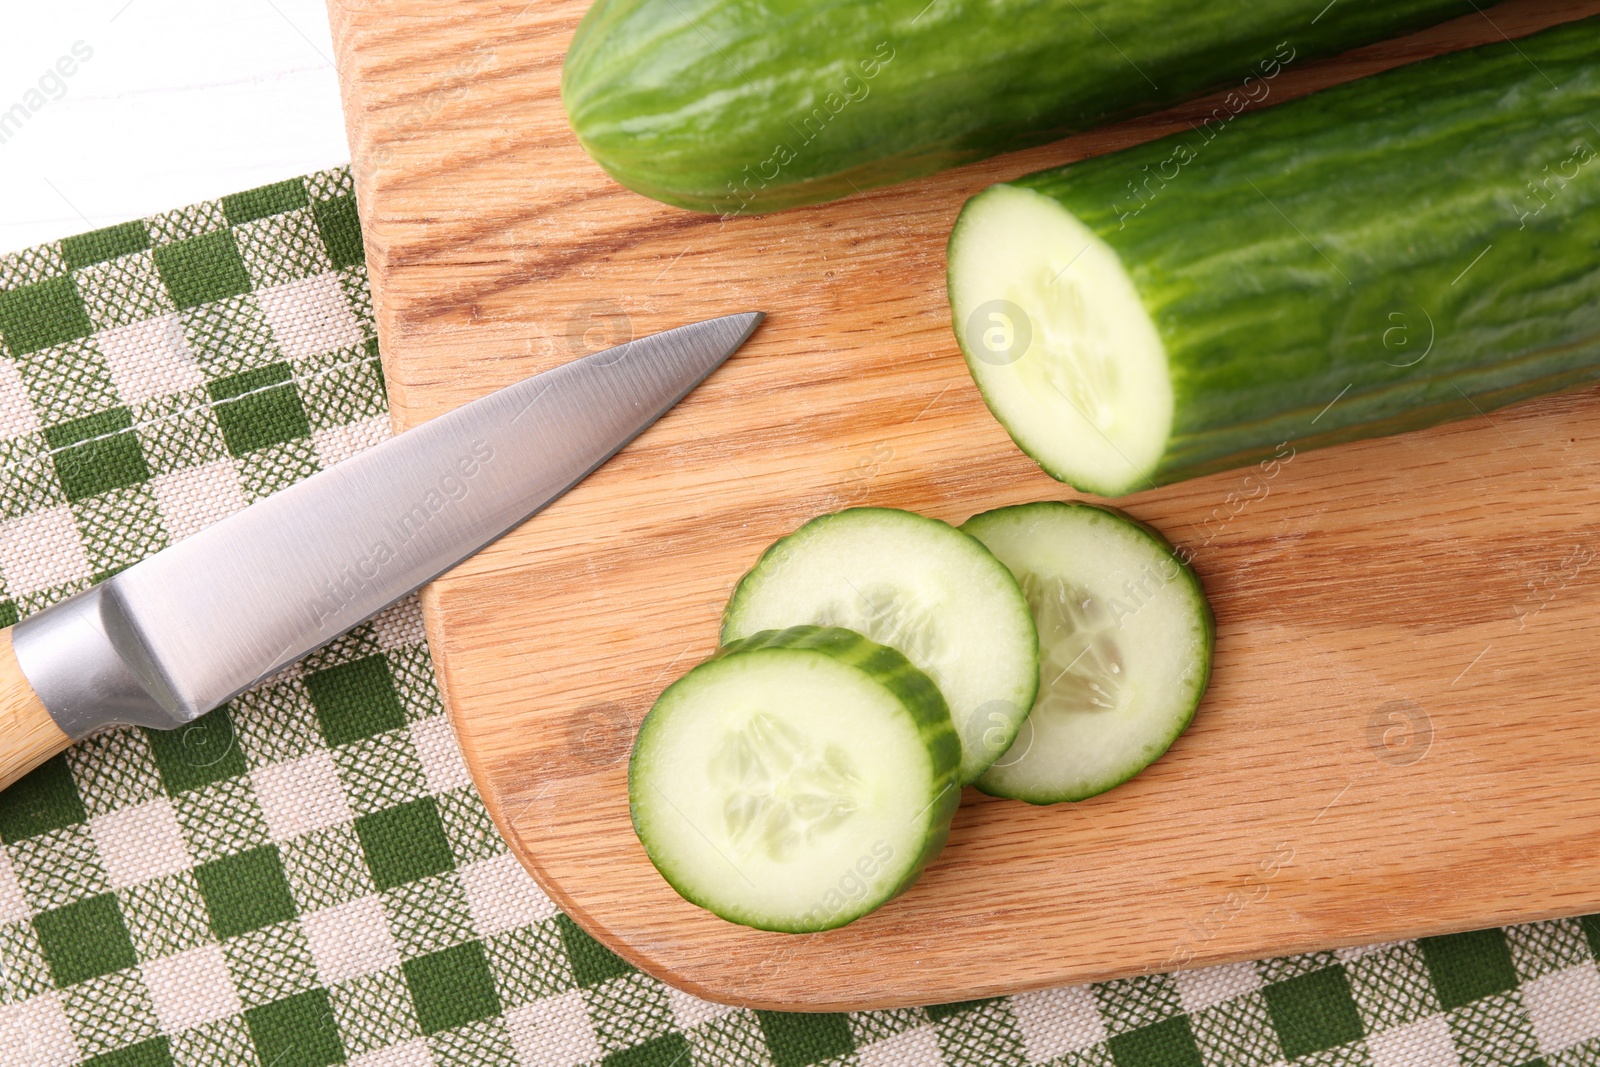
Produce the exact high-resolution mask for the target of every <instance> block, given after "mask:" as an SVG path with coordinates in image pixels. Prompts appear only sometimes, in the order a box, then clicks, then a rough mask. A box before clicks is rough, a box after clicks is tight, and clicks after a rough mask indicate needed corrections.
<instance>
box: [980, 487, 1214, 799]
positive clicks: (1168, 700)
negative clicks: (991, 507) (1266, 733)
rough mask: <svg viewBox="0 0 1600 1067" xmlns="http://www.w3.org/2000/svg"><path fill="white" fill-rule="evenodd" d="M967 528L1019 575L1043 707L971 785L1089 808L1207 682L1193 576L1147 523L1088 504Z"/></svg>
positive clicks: (1038, 509) (1029, 509)
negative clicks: (1035, 638) (1034, 638)
mask: <svg viewBox="0 0 1600 1067" xmlns="http://www.w3.org/2000/svg"><path fill="white" fill-rule="evenodd" d="M962 529H963V530H965V531H967V532H968V533H971V534H972V535H973V536H974V537H976V538H978V539H979V540H980V541H982V542H983V543H984V544H985V545H987V546H989V549H990V551H992V552H993V553H994V554H995V556H996V557H998V558H999V559H1000V560H1001V561H1002V562H1004V563H1005V564H1006V566H1008V567H1009V568H1011V570H1012V572H1013V573H1014V574H1015V575H1016V577H1017V580H1018V582H1019V584H1020V585H1021V587H1022V590H1023V592H1024V594H1025V595H1026V597H1027V599H1028V604H1029V607H1030V609H1031V610H1032V612H1033V615H1034V620H1035V622H1036V624H1037V626H1038V631H1039V694H1038V698H1037V700H1036V702H1035V703H1034V705H1033V710H1032V712H1031V713H1030V714H1029V716H1028V719H1027V722H1026V723H1024V725H1023V727H1022V730H1021V731H1020V732H1019V733H1018V736H1017V740H1016V741H1015V742H1014V743H1013V744H1012V747H1011V749H1010V750H1009V751H1007V752H1006V753H1005V754H1004V755H1002V756H1001V757H1000V758H999V759H998V760H996V761H995V763H994V765H993V766H991V767H990V768H989V770H988V771H987V772H985V773H984V775H983V777H981V778H979V779H978V781H977V783H976V784H977V787H978V788H979V789H980V790H982V791H983V792H985V793H989V794H990V795H992V796H1000V797H1010V798H1012V799H1016V800H1025V801H1028V802H1030V803H1034V804H1052V803H1056V802H1059V801H1064V800H1083V799H1086V798H1088V797H1091V796H1094V795H1096V794H1098V793H1103V792H1105V791H1106V790H1107V789H1110V788H1111V787H1113V786H1115V785H1118V784H1120V783H1122V782H1124V781H1127V780H1128V779H1129V778H1131V777H1133V776H1134V775H1135V774H1137V773H1138V772H1139V771H1141V770H1143V769H1144V768H1145V767H1146V766H1148V765H1149V764H1150V763H1152V762H1153V761H1154V760H1156V759H1157V758H1158V757H1160V756H1161V754H1162V753H1163V752H1165V751H1166V750H1167V748H1168V746H1170V745H1171V744H1172V742H1173V741H1174V740H1176V738H1177V737H1178V735H1179V734H1181V733H1182V732H1183V731H1184V730H1185V729H1186V728H1187V727H1188V725H1189V723H1190V721H1191V720H1192V719H1193V718H1194V713H1195V708H1196V707H1197V706H1198V705H1199V703H1200V698H1201V696H1202V695H1204V693H1205V690H1206V685H1207V683H1208V681H1209V679H1210V677H1211V652H1212V644H1213V640H1214V631H1215V627H1214V624H1213V620H1212V615H1211V608H1210V605H1209V604H1208V602H1207V600H1206V596H1205V592H1204V590H1203V589H1202V588H1201V586H1200V581H1199V579H1198V578H1197V577H1196V576H1195V574H1194V572H1193V571H1192V570H1191V569H1190V568H1189V567H1188V566H1187V565H1186V564H1185V563H1183V562H1182V561H1181V560H1180V559H1179V558H1178V557H1177V555H1176V554H1175V553H1174V552H1173V550H1172V548H1171V546H1170V545H1168V544H1167V543H1166V542H1165V541H1164V540H1163V539H1162V538H1160V537H1159V535H1157V534H1156V533H1154V531H1152V530H1150V529H1149V528H1148V527H1146V526H1144V525H1142V524H1140V523H1138V522H1135V521H1133V520H1131V519H1129V518H1128V517H1127V516H1125V515H1122V514H1121V513H1119V512H1114V511H1112V510H1110V509H1107V508H1101V507H1097V506H1094V505H1089V504H1076V503H1074V504H1067V503H1059V502H1055V501H1047V502H1043V503H1038V504H1023V505H1019V506H1017V507H1009V508H1000V509H998V510H996V511H989V512H985V513H984V514H982V515H977V516H974V517H973V518H971V519H969V520H968V521H967V522H966V524H965V525H963V526H962Z"/></svg>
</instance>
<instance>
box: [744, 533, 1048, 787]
mask: <svg viewBox="0 0 1600 1067" xmlns="http://www.w3.org/2000/svg"><path fill="white" fill-rule="evenodd" d="M801 624H814V625H821V626H841V627H844V628H846V629H849V630H853V631H855V632H857V633H860V634H864V635H866V636H867V637H870V638H871V639H872V640H874V641H877V642H880V643H882V644H885V645H889V646H891V647H893V648H896V649H898V650H899V651H900V652H901V653H903V654H904V655H905V656H906V658H907V659H909V660H910V661H911V662H912V663H913V664H915V665H916V666H917V667H918V669H920V670H922V671H923V672H925V673H926V674H927V675H928V677H930V678H931V679H933V681H934V684H936V685H937V686H938V687H939V690H940V692H941V693H943V694H944V698H945V700H946V702H947V703H948V704H949V707H950V716H951V719H952V721H953V722H954V724H955V729H956V732H957V734H958V735H960V738H961V748H962V756H961V780H962V782H963V783H966V782H970V781H972V780H974V779H975V778H977V777H978V775H980V774H982V773H983V771H984V769H985V768H987V767H988V766H989V764H990V763H992V762H994V760H995V759H996V758H997V757H998V756H999V755H1000V754H1001V753H1002V752H1004V751H1005V750H1006V749H1007V748H1008V747H1010V745H1011V742H1012V739H1013V738H1014V737H1015V736H1016V732H1017V730H1018V729H1019V728H1020V727H1021V725H1022V722H1023V720H1024V719H1025V718H1026V717H1027V714H1028V709H1029V708H1030V707H1031V706H1032V705H1033V698H1034V695H1035V693H1036V691H1037V687H1038V676H1039V672H1038V637H1037V633H1036V631H1035V629H1034V625H1033V619H1032V617H1031V615H1030V614H1029V612H1028V605H1027V601H1026V600H1024V599H1023V596H1022V591H1021V589H1019V588H1018V586H1017V583H1016V580H1015V579H1014V578H1013V577H1012V575H1011V572H1010V571H1008V570H1007V569H1006V568H1005V566H1004V565H1002V564H1001V563H1000V562H999V561H998V560H996V559H995V558H994V556H993V555H991V554H990V552H989V551H988V550H987V549H986V548H984V546H983V545H982V544H981V543H980V542H979V541H977V540H975V539H974V538H972V537H970V536H968V535H967V534H964V533H962V532H960V531H959V530H956V529H955V528H953V527H951V526H950V525H949V524H947V523H943V522H940V521H938V520H937V519H930V518H927V517H925V516H922V515H916V514H913V513H912V512H908V511H898V510H895V509H892V508H851V509H848V510H846V511H841V512H838V513H836V514H832V515H824V516H822V517H820V518H817V519H813V520H812V521H811V522H808V523H807V524H806V525H804V526H802V527H801V528H800V529H799V530H797V531H795V532H794V533H793V534H791V535H789V536H788V537H785V538H783V539H782V540H780V541H778V542H777V543H776V544H774V545H773V546H772V547H771V548H769V549H768V550H767V552H766V554H765V555H763V556H762V557H761V559H760V561H759V562H757V564H756V565H755V567H754V568H752V569H751V571H750V573H749V574H747V575H745V577H744V578H743V579H742V580H741V581H740V583H739V585H738V588H736V589H735V590H734V593H733V596H732V597H731V598H730V599H729V601H728V606H727V610H726V611H725V612H724V614H723V623H722V640H723V642H724V643H728V642H731V641H735V640H738V639H739V638H741V637H745V636H748V635H750V634H753V633H757V632H759V631H762V630H772V629H779V628H782V627H786V626H795V625H801Z"/></svg>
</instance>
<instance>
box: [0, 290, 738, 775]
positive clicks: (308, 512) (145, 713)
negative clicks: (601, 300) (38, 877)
mask: <svg viewBox="0 0 1600 1067" xmlns="http://www.w3.org/2000/svg"><path fill="white" fill-rule="evenodd" d="M763 317H764V316H763V315H762V314H761V313H759V312H751V313H747V314H742V315H728V316H724V317H722V318H716V319H708V320H706V321H704V322H697V323H694V324H691V325H688V326H683V327H679V328H678V329H675V330H668V331H666V332H665V333H659V334H655V335H653V336H650V337H644V338H641V339H639V340H637V341H631V342H629V343H628V344H624V345H619V346H617V347H615V348H611V349H608V350H606V351H604V352H597V353H595V354H593V355H590V356H585V357H584V358H582V359H578V360H574V361H573V362H571V363H568V364H565V365H563V366H561V367H557V368H555V369H554V370H550V371H546V372H545V373H543V374H539V375H536V376H534V377H532V378H528V379H525V380H523V381H521V382H518V383H516V384H514V385H510V386H507V387H506V388H504V389H500V390H498V391H497V392H494V393H491V394H489V395H488V396H485V397H482V398H480V399H478V400H475V401H473V402H472V403H469V404H466V405H464V406H462V407H459V408H456V409H455V410H453V411H450V412H447V413H446V414H444V415H441V416H439V417H437V418H435V419H432V420H431V421H429V422H426V423H424V424H422V425H421V426H418V427H416V428H415V429H412V430H409V431H407V432H405V433H403V434H399V435H397V436H395V437H393V438H391V439H390V440H388V441H385V442H384V443H382V444H380V445H378V446H376V447H374V448H371V449H368V450H367V451H365V452H362V453H360V454H359V455H356V456H353V457H352V458H350V459H348V460H345V461H344V462H342V463H339V464H336V465H335V466H332V467H329V468H327V469H326V470H323V471H320V472H319V473H317V474H314V475H312V476H311V477H309V478H306V479H305V480H303V481H300V482H297V483H296V484H295V485H293V486H290V487H289V488H287V489H285V490H283V491H281V492H279V493H275V494H273V495H272V496H270V497H267V498H265V499H263V500H261V501H258V502H257V503H255V504H252V505H250V506H249V507H247V508H245V509H243V510H241V511H239V512H236V513H235V514H233V515H230V516H229V517H227V518H225V519H223V520H221V521H220V522H217V523H216V524H214V525H212V526H209V527H207V528H206V529H204V530H201V531H200V532H199V533H196V534H194V535H193V536H191V537H189V538H186V539H185V540H183V541H180V542H178V543H177V544H175V545H173V546H171V547H169V548H166V549H164V550H162V551H160V552H158V553H156V554H155V555H153V556H150V557H148V558H146V559H144V560H142V561H141V562H139V563H136V564H134V565H133V566H131V567H129V568H128V569H127V570H124V571H122V572H120V573H118V574H117V575H115V576H113V577H112V578H110V579H108V580H107V581H105V582H102V583H101V584H99V585H97V586H94V587H93V588H91V589H88V590H86V591H84V592H82V593H79V594H77V595H75V596H73V597H71V598H69V599H67V600H64V601H62V602H60V603H58V604H55V605H52V606H51V607H49V608H47V609H45V610H44V611H41V612H39V613H38V614H36V615H33V616H30V617H29V618H27V619H24V620H23V621H21V622H19V623H17V624H16V625H15V626H14V627H12V628H11V629H10V631H9V632H7V631H0V638H8V640H0V788H3V787H4V786H5V785H7V784H9V783H10V782H11V781H12V780H14V779H15V778H17V777H20V776H21V774H23V773H26V771H27V770H29V769H31V768H32V767H33V766H36V765H37V764H38V763H41V762H43V761H44V760H45V759H47V758H49V757H50V756H51V755H54V754H55V752H57V751H59V750H60V749H62V748H64V747H66V745H67V744H68V743H70V742H71V741H73V740H76V739H78V738H80V737H83V736H84V735H85V734H88V733H89V732H91V731H93V730H96V729H99V728H100V727H102V726H107V725H111V724H114V723H131V724H137V725H141V726H150V727H156V728H168V729H170V728H174V727H178V726H182V725H183V724H185V723H187V722H190V721H192V720H193V719H195V718H197V717H198V716H200V715H203V714H205V713H206V712H208V711H210V710H212V709H213V708H216V707H218V706H220V705H221V704H223V703H225V702H227V701H228V700H230V699H232V698H233V697H234V696H236V695H238V694H239V693H241V692H243V691H244V690H245V689H248V688H249V687H250V686H251V685H254V684H255V683H256V682H258V681H260V680H262V679H264V678H268V677H270V676H272V675H273V674H275V673H277V672H278V671H280V670H282V669H283V668H284V667H286V666H288V665H289V664H291V663H293V662H294V661H295V660H298V659H299V658H301V657H302V656H304V655H306V654H307V653H308V652H311V651H314V650H315V649H317V648H320V647H321V646H323V645H325V644H327V643H328V642H329V641H332V640H333V639H334V638H336V637H338V636H339V635H340V634H342V633H344V632H346V631H347V630H349V629H351V628H352V627H354V626H356V625H358V624H360V623H361V622H363V621H365V620H366V619H368V618H370V617H371V616H373V615H374V614H376V613H377V612H379V611H380V610H382V609H383V608H385V607H387V606H389V605H390V604H392V603H394V602H395V601H397V600H399V599H401V598H402V597H405V596H406V595H408V594H410V593H411V592H413V591H414V590H416V589H418V588H420V587H421V586H423V585H425V584H427V583H428V582H429V581H432V580H433V579H434V578H437V577H438V576H439V575H441V574H443V573H444V572H445V571H447V570H449V569H450V568H451V567H453V566H455V565H456V564H458V563H460V562H461V561H462V560H464V559H466V558H467V557H468V556H471V555H472V554H473V553H475V552H477V551H478V550H479V549H481V548H483V547H484V546H485V545H487V544H489V543H490V542H492V541H494V540H496V539H497V538H499V537H501V536H502V535H503V534H505V533H507V532H509V531H510V530H512V529H514V528H515V527H517V526H519V525H520V524H521V523H522V522H524V521H525V520H527V519H528V518H530V517H531V516H532V515H534V514H535V513H537V512H538V511H540V510H541V509H543V508H544V507H546V506H547V505H549V504H550V503H551V502H552V501H554V500H556V499H557V498H558V497H560V496H561V495H562V494H563V493H565V492H566V491H567V490H569V489H571V488H572V487H573V486H574V485H576V484H577V483H578V482H580V481H582V480H583V479H584V478H585V477H587V476H588V475H589V474H590V473H591V472H593V471H594V470H595V469H596V468H597V467H599V466H600V465H601V464H603V463H604V462H605V461H606V460H608V459H610V458H611V457H612V456H613V455H615V454H616V453H617V452H618V451H619V450H620V449H622V448H623V447H624V446H625V445H627V444H628V442H629V441H632V440H633V439H634V438H635V437H637V436H638V435H639V434H640V433H642V432H643V431H644V430H645V429H646V428H647V427H649V426H650V425H651V424H652V423H654V422H655V421H656V420H657V419H658V418H660V417H661V416H662V415H663V414H665V413H666V412H667V411H668V410H669V409H670V408H672V407H673V405H675V404H676V403H677V402H678V401H679V400H681V399H682V398H683V397H684V396H685V395H686V394H688V393H689V391H690V390H692V389H693V388H694V387H695V386H697V385H699V384H700V382H701V381H702V380H704V379H705V378H706V376H708V375H709V374H710V373H711V372H712V371H713V370H715V369H716V368H717V367H718V366H720V365H721V364H722V363H723V361H724V360H726V359H727V358H728V357H729V356H730V355H732V354H733V353H734V352H735V351H737V350H738V348H739V347H740V346H741V345H743V344H744V342H745V340H746V339H747V338H748V337H749V336H750V334H751V333H752V332H753V331H754V330H755V328H756V327H757V326H758V325H759V324H760V322H761V320H762V318H763ZM6 646H9V652H11V653H14V656H15V662H14V663H8V662H6V661H7V660H8V659H10V656H9V655H6V653H7V652H8V649H7V647H6ZM13 667H14V668H15V671H13V670H12V668H13Z"/></svg>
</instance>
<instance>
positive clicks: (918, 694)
mask: <svg viewBox="0 0 1600 1067" xmlns="http://www.w3.org/2000/svg"><path fill="white" fill-rule="evenodd" d="M766 650H778V651H799V652H808V651H809V652H820V653H822V654H823V655H826V656H828V657H829V658H830V659H834V660H837V661H838V662H840V663H844V664H847V665H849V666H852V667H854V668H856V669H857V670H859V671H862V672H863V673H865V674H867V675H869V676H870V677H872V678H873V680H875V681H876V682H878V684H880V685H882V686H883V687H884V688H886V689H888V690H889V691H890V692H891V693H893V694H894V695H895V697H896V698H897V699H898V700H899V701H900V703H901V704H902V705H903V706H904V707H905V709H906V710H907V712H909V713H910V715H911V717H912V721H913V722H915V723H916V725H917V731H918V733H919V735H920V736H921V737H922V740H923V742H924V743H925V744H926V745H927V747H928V752H929V755H930V756H932V757H933V761H934V775H935V777H936V780H937V781H938V782H940V783H942V786H936V788H937V789H938V793H937V795H936V797H935V799H934V802H933V803H932V804H931V805H930V806H929V808H928V811H927V816H928V825H929V826H930V827H931V828H932V832H931V833H930V834H929V835H928V836H927V837H926V838H924V839H923V848H922V852H921V854H920V855H919V856H918V857H917V859H916V860H915V861H914V862H913V863H912V864H911V866H910V868H909V869H908V871H907V874H906V876H905V877H904V878H902V879H901V880H900V882H899V884H897V885H896V886H895V887H894V889H893V891H892V892H891V893H890V894H889V895H888V896H887V897H886V898H885V899H884V903H887V902H888V901H890V900H893V899H894V898H895V897H897V896H899V895H900V894H902V893H904V892H905V891H906V890H907V889H910V888H911V886H912V883H914V882H915V881H916V880H917V878H918V877H920V876H921V874H922V872H923V871H924V870H925V869H926V868H927V866H928V864H930V863H932V862H933V861H934V860H935V859H936V858H937V857H938V855H939V853H940V852H941V851H943V849H944V846H945V842H946V841H947V840H948V839H949V837H950V821H951V819H953V818H954V817H955V813H956V808H958V807H959V806H960V804H961V785H960V781H959V771H960V769H961V739H960V738H959V737H958V736H957V734H956V729H955V726H954V725H953V724H952V723H951V721H950V709H949V708H948V707H946V705H945V702H944V695H943V694H942V693H940V692H939V687H938V686H936V685H934V684H933V680H932V679H931V678H929V677H928V676H927V675H926V674H923V673H922V672H921V671H919V670H918V669H917V668H916V667H915V666H913V665H912V664H911V661H910V660H908V659H906V658H905V657H904V656H902V655H901V654H900V653H899V652H897V651H896V650H894V649H892V648H889V647H887V646H885V645H880V644H878V643H877V642H875V641H869V640H868V639H867V638H865V637H862V636H861V635H860V634H858V633H856V632H855V631H854V630H846V629H843V628H841V627H837V626H790V627H788V628H787V629H783V630H762V631H761V632H760V633H754V634H751V635H750V636H749V637H745V638H741V639H740V640H738V641H734V642H732V643H730V644H727V645H724V646H722V647H721V648H719V649H717V651H716V652H714V653H713V654H712V655H711V656H710V657H709V658H707V659H706V660H704V661H702V663H701V664H700V665H701V666H703V665H704V664H706V663H711V662H713V661H715V660H719V659H724V658H726V657H728V656H737V655H741V654H749V653H754V652H762V651H766ZM685 677H687V675H685ZM681 680H682V679H679V681H681ZM677 684H678V683H677V682H674V683H673V684H672V685H670V686H668V687H667V688H666V689H665V690H663V691H662V694H661V696H660V697H657V698H656V704H658V705H659V704H660V703H661V702H662V701H664V700H665V699H666V698H667V694H668V693H670V692H671V691H672V688H673V686H675V685H677ZM651 710H652V711H654V707H653V706H652V708H651ZM650 728H651V717H650V714H649V713H646V715H645V717H644V721H643V722H641V723H640V724H639V732H638V734H637V735H636V736H635V737H634V741H633V752H632V755H631V756H630V758H629V760H628V808H629V815H630V819H631V821H632V823H633V829H634V834H635V836H636V837H638V839H639V843H640V844H641V845H644V849H645V855H647V856H649V855H650V846H649V845H648V844H646V843H645V838H646V834H644V833H641V832H640V831H641V827H640V825H639V815H638V812H639V806H638V799H637V798H638V795H639V794H638V791H639V789H640V788H641V783H640V782H639V780H638V778H637V777H636V773H635V772H636V769H637V768H638V766H639V761H638V758H637V757H638V755H639V752H640V751H641V749H642V748H643V747H644V746H645V743H646V741H647V739H648V737H649V731H650ZM651 863H652V865H654V866H655V867H656V870H657V872H658V873H660V875H661V877H662V878H663V879H665V880H666V882H667V884H668V885H670V886H672V888H673V890H674V891H675V892H676V893H677V894H678V895H679V896H681V897H682V898H683V899H685V900H687V901H688V902H689V903H691V904H693V905H695V906H696V907H700V908H705V909H706V910H707V911H711V910H712V909H711V907H710V906H709V904H708V903H707V902H706V901H703V900H697V899H696V894H694V893H693V892H692V891H691V890H690V889H689V888H688V887H686V886H683V885H680V884H679V883H678V882H676V881H674V880H673V878H672V876H671V875H670V874H669V873H668V872H667V871H666V870H665V869H663V868H662V867H661V866H660V865H659V864H655V860H654V857H651ZM880 906H881V905H880ZM713 914H715V913H714V912H713ZM853 921H854V917H846V918H843V919H841V920H839V921H838V922H834V923H831V924H828V925H823V926H803V927H802V926H795V927H786V926H778V925H775V924H774V925H768V926H758V927H755V928H756V929H762V930H770V931H772V932H774V933H788V934H801V933H816V932H820V931H822V930H832V929H835V928H837V927H839V926H843V925H845V924H847V923H849V922H853Z"/></svg>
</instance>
